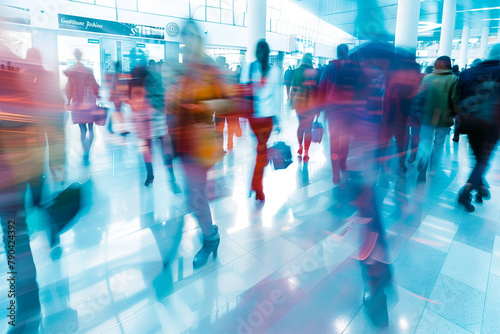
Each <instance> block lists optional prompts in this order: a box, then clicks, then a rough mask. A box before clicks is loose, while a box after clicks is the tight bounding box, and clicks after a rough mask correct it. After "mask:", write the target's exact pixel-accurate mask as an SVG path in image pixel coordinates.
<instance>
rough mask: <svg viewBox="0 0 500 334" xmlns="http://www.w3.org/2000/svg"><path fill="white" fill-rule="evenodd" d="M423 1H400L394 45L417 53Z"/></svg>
mask: <svg viewBox="0 0 500 334" xmlns="http://www.w3.org/2000/svg"><path fill="white" fill-rule="evenodd" d="M420 2H421V0H399V1H398V13H397V19H396V38H395V41H394V45H395V46H396V47H400V48H404V49H407V50H411V51H412V52H415V51H416V49H417V38H418V23H419V21H420Z"/></svg>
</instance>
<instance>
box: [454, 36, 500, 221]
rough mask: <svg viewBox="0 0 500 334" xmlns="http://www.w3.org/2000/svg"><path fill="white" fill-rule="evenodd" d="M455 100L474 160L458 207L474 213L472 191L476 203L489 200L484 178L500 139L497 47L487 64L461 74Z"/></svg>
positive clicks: (498, 52)
mask: <svg viewBox="0 0 500 334" xmlns="http://www.w3.org/2000/svg"><path fill="white" fill-rule="evenodd" d="M458 96H459V105H460V109H459V110H460V112H459V116H460V118H461V120H462V125H461V127H460V132H461V133H464V134H467V137H468V138H469V143H470V146H471V148H472V152H473V154H474V157H475V159H476V164H475V165H474V168H473V170H472V172H471V174H470V176H469V179H468V180H467V183H466V184H465V186H464V187H463V188H462V189H461V190H460V194H459V197H458V203H459V204H460V205H462V206H463V207H464V208H465V211H467V212H473V211H474V210H475V208H474V205H472V204H471V197H472V195H471V193H472V192H473V191H476V203H482V202H483V198H484V199H488V198H489V197H490V191H489V190H488V187H487V183H486V181H485V180H484V174H485V172H486V169H487V167H488V162H489V160H490V157H491V154H492V152H493V151H494V149H495V146H496V144H497V142H498V139H499V135H500V44H497V45H495V46H494V47H493V49H492V50H491V52H490V56H489V58H488V59H487V60H486V61H484V62H482V63H480V64H477V65H476V66H474V67H471V68H470V69H467V70H465V71H464V72H462V74H461V76H460V79H459V80H458Z"/></svg>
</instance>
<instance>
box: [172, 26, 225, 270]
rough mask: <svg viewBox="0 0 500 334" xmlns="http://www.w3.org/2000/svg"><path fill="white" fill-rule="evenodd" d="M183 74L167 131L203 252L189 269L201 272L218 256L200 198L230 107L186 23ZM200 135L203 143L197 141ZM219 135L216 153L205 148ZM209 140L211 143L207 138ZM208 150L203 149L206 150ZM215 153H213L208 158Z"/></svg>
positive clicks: (193, 28)
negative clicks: (219, 119) (219, 120)
mask: <svg viewBox="0 0 500 334" xmlns="http://www.w3.org/2000/svg"><path fill="white" fill-rule="evenodd" d="M182 39H183V41H184V44H185V45H186V46H185V48H184V62H185V63H184V69H183V71H182V75H181V76H180V78H179V80H178V82H177V83H175V84H173V85H172V86H171V87H170V88H169V90H168V92H167V96H166V98H165V99H166V110H167V111H169V112H170V113H172V114H173V115H175V126H173V128H172V129H169V131H172V132H173V133H174V136H175V137H176V138H177V139H176V142H177V152H178V154H179V156H180V158H181V161H182V167H183V169H184V173H185V174H186V182H187V189H188V201H189V203H188V204H189V208H190V210H191V211H192V212H194V215H195V217H196V219H197V220H198V223H199V224H200V227H201V231H202V234H203V247H202V248H201V249H200V250H199V251H198V253H197V254H196V255H195V257H194V260H193V267H194V268H198V267H201V266H203V265H204V264H205V263H206V262H207V260H208V257H209V256H210V254H212V253H213V256H214V258H215V257H216V256H217V249H218V247H219V243H220V236H219V232H218V227H217V225H214V224H213V222H212V215H211V213H210V206H209V205H208V199H207V196H206V194H205V187H206V184H207V171H208V170H209V168H211V167H212V164H213V163H214V159H212V158H213V155H212V153H214V154H217V153H221V152H223V151H222V145H221V144H222V138H221V137H220V133H219V132H217V131H216V128H215V124H214V118H215V117H216V116H218V115H225V114H226V112H227V111H228V110H229V108H230V106H231V102H230V101H229V100H228V99H227V97H228V96H229V95H230V88H229V87H227V86H226V84H225V82H224V80H223V77H222V75H221V73H220V71H219V70H218V69H217V68H216V66H215V64H214V63H213V62H211V61H209V60H208V59H207V57H206V56H205V55H204V53H203V48H202V38H201V34H200V31H199V29H198V26H197V25H196V23H195V22H194V21H187V22H186V24H185V26H184V28H183V30H182ZM204 134H207V137H203V138H201V137H202V136H203V135H204ZM216 134H219V138H218V140H219V143H220V147H218V148H217V147H216V148H213V147H210V145H209V144H207V143H206V142H204V141H208V142H210V143H212V142H213V141H215V140H216ZM210 135H212V138H209V137H210ZM205 144H207V145H205ZM212 149H213V150H216V151H217V152H212Z"/></svg>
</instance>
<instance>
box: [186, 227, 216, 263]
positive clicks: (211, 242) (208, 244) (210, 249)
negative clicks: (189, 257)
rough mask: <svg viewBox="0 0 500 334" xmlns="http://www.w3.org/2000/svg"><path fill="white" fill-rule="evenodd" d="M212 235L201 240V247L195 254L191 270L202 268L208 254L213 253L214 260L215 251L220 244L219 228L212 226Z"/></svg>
mask: <svg viewBox="0 0 500 334" xmlns="http://www.w3.org/2000/svg"><path fill="white" fill-rule="evenodd" d="M214 231H215V232H214V234H213V235H212V236H210V237H206V238H204V239H203V247H202V248H201V249H200V250H199V251H198V253H196V255H195V256H194V259H193V268H194V269H197V268H199V267H202V266H204V265H205V264H206V263H207V261H208V257H209V256H210V254H212V253H213V258H214V260H215V259H216V258H217V249H218V248H219V244H220V236H219V228H218V227H217V225H214Z"/></svg>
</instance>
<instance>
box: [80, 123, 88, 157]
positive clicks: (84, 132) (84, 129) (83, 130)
mask: <svg viewBox="0 0 500 334" xmlns="http://www.w3.org/2000/svg"><path fill="white" fill-rule="evenodd" d="M78 127H79V128H80V142H81V143H82V147H83V152H84V153H85V152H87V124H78Z"/></svg>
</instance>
